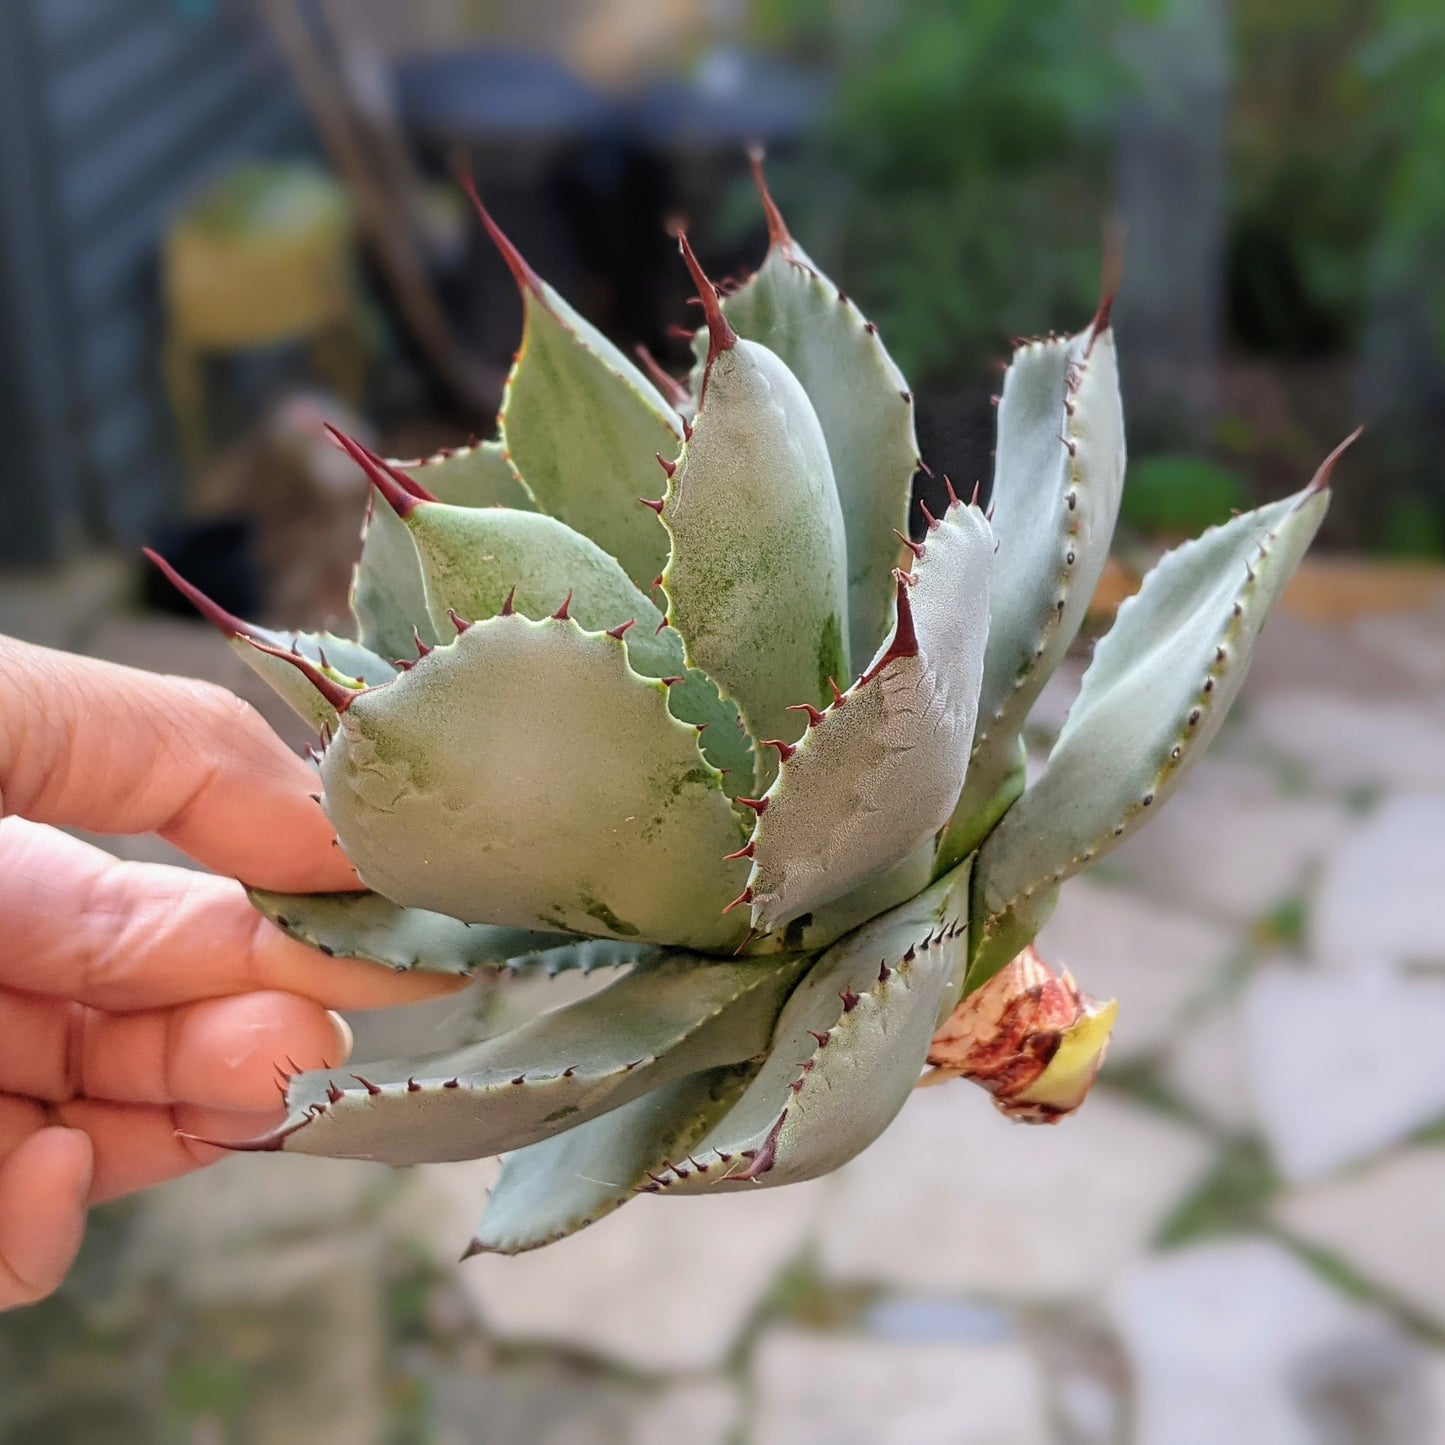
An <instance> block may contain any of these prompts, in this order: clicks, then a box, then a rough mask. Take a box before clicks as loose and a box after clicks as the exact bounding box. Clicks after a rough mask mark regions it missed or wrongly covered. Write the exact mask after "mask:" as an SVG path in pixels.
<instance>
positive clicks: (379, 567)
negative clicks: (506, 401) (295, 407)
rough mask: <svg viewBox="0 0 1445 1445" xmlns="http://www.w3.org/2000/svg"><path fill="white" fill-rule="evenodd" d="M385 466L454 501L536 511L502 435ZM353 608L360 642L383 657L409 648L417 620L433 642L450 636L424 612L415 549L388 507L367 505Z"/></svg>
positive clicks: (404, 652) (424, 636)
mask: <svg viewBox="0 0 1445 1445" xmlns="http://www.w3.org/2000/svg"><path fill="white" fill-rule="evenodd" d="M340 440H341V444H342V446H343V447H344V449H345V450H347V451H349V452H351V454H352V455H353V456H358V452H359V451H360V449H359V448H355V446H354V444H353V443H348V442H347V441H346V440H345V439H340ZM358 460H360V457H359V456H358ZM363 464H364V463H363ZM380 465H381V466H382V467H386V468H389V470H390V471H391V472H393V473H394V474H398V475H401V476H403V477H412V478H414V479H415V480H416V482H417V483H419V484H420V485H421V486H422V487H423V488H424V489H425V490H426V491H427V492H428V493H429V494H430V495H431V496H433V497H435V498H436V499H437V500H438V501H440V502H447V503H450V504H451V505H453V506H458V507H490V506H507V507H512V508H514V509H516V510H518V511H535V510H536V507H535V504H534V503H533V502H532V500H531V498H530V497H529V496H528V495H527V492H526V490H525V488H524V487H523V486H522V484H521V481H520V479H519V478H518V476H517V473H516V469H515V468H514V467H513V466H512V464H511V462H510V461H509V460H508V459H507V455H506V451H505V450H504V448H503V447H502V444H501V442H496V441H491V442H480V443H478V444H476V445H474V446H468V447H458V448H456V449H455V450H452V451H449V452H441V453H438V454H437V455H436V456H434V457H428V458H426V459H425V460H424V461H418V462H390V463H380ZM351 610H352V612H353V613H354V614H355V615H356V620H357V624H358V626H359V628H360V631H361V638H362V641H363V642H365V643H366V644H367V645H368V646H369V647H371V648H372V649H374V650H375V651H377V652H380V653H382V654H383V655H384V656H386V657H407V656H409V655H410V651H411V645H412V628H413V627H415V628H416V629H417V635H418V636H419V637H420V638H421V640H422V641H423V642H424V643H426V644H427V645H428V646H431V645H432V644H434V643H436V642H437V641H438V640H439V639H440V638H442V637H445V636H446V635H447V629H446V628H445V627H441V626H439V624H436V623H435V622H434V620H433V619H432V618H431V617H430V615H429V613H428V611H427V605H426V591H425V588H424V587H423V585H422V577H421V561H420V559H419V558H418V556H417V554H416V548H415V546H414V544H413V542H412V540H411V538H410V536H409V534H408V532H407V529H406V528H405V527H404V526H402V524H401V522H400V520H399V519H398V518H397V517H396V516H394V515H392V511H391V509H390V508H388V507H373V508H372V509H370V510H368V512H367V518H366V525H365V527H364V528H363V529H362V534H361V558H360V560H359V561H358V563H357V565H356V572H355V574H354V575H353V578H352V583H351ZM443 621H445V619H443Z"/></svg>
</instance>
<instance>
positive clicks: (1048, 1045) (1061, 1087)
mask: <svg viewBox="0 0 1445 1445" xmlns="http://www.w3.org/2000/svg"><path fill="white" fill-rule="evenodd" d="M1118 1012H1119V1005H1118V1004H1117V1003H1116V1002H1114V1001H1112V1000H1111V1001H1110V1002H1109V1003H1106V1004H1099V1003H1096V1002H1095V1001H1094V1000H1093V999H1091V998H1090V997H1089V996H1088V994H1086V993H1083V992H1081V991H1080V989H1079V986H1078V984H1076V983H1075V982H1074V979H1073V976H1072V975H1071V974H1070V973H1069V971H1068V969H1064V970H1063V971H1062V972H1061V973H1055V972H1054V971H1053V969H1051V968H1050V967H1049V965H1048V964H1047V963H1045V962H1044V961H1043V959H1042V958H1040V957H1039V955H1038V953H1037V952H1036V951H1035V950H1034V947H1033V945H1032V944H1030V945H1029V946H1028V947H1027V948H1026V949H1024V951H1023V952H1022V953H1020V954H1019V955H1018V957H1017V958H1015V959H1014V961H1013V962H1012V963H1010V964H1009V965H1007V967H1005V968H1003V969H1001V970H1000V971H999V972H998V973H996V974H995V975H994V976H993V977H992V978H991V979H990V980H989V981H988V982H987V983H986V984H984V985H983V987H982V988H980V989H977V990H975V991H974V992H973V993H971V994H969V995H968V997H967V998H965V999H964V1000H963V1001H962V1002H961V1003H960V1004H959V1005H958V1007H957V1008H956V1009H954V1011H953V1013H952V1014H950V1015H949V1017H948V1018H947V1019H946V1020H945V1021H944V1024H943V1026H942V1028H940V1029H939V1030H938V1032H937V1033H936V1034H934V1036H933V1043H932V1044H931V1045H930V1046H929V1050H928V1062H929V1063H930V1064H931V1065H933V1069H934V1072H933V1073H931V1074H928V1075H926V1076H925V1082H928V1083H941V1082H943V1081H944V1080H945V1079H951V1078H960V1079H972V1080H973V1082H974V1083H975V1084H979V1085H981V1086H982V1087H983V1088H985V1089H987V1090H988V1091H989V1093H990V1094H992V1095H993V1100H994V1103H995V1104H997V1105H998V1107H999V1108H1000V1109H1001V1110H1002V1111H1003V1112H1004V1113H1005V1114H1007V1115H1008V1116H1009V1118H1010V1119H1017V1120H1018V1121H1019V1122H1020V1123H1023V1124H1056V1123H1058V1121H1059V1120H1060V1119H1062V1118H1063V1117H1064V1115H1066V1114H1072V1113H1073V1111H1074V1110H1075V1109H1077V1108H1078V1107H1079V1105H1080V1104H1082V1103H1083V1102H1084V1099H1085V1097H1086V1096H1087V1095H1088V1092H1089V1089H1090V1088H1091V1086H1092V1085H1093V1082H1094V1079H1095V1078H1096V1077H1097V1076H1098V1072H1099V1068H1100V1066H1101V1065H1102V1064H1103V1062H1104V1056H1105V1054H1106V1053H1107V1052H1108V1048H1109V1036H1110V1034H1111V1033H1112V1032H1113V1028H1114V1018H1115V1016H1116V1015H1117V1014H1118Z"/></svg>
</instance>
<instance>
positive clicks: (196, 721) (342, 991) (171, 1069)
mask: <svg viewBox="0 0 1445 1445" xmlns="http://www.w3.org/2000/svg"><path fill="white" fill-rule="evenodd" d="M314 787H315V782H314V778H313V776H312V774H311V773H310V771H309V770H308V769H307V767H306V765H305V764H304V763H302V761H301V760H300V759H299V758H297V757H295V756H293V755H292V754H291V753H290V752H289V751H288V749H287V748H286V747H285V745H284V744H282V742H281V741H280V740H279V739H278V738H277V737H276V736H275V735H274V734H273V733H272V732H271V730H270V729H269V728H268V727H267V726H266V724H265V723H264V722H263V721H262V720H261V718H260V716H259V715H258V714H257V713H256V712H254V711H253V710H252V709H251V708H250V707H248V706H247V705H246V704H245V703H243V702H241V701H240V700H239V699H238V698H235V697H233V696H231V694H229V693H227V692H226V691H224V690H223V689H222V688H218V687H215V686H212V685H211V684H208V683H201V682H193V681H188V680H185V679H182V678H174V677H158V676H152V675H151V674H148V673H142V672H135V671H132V670H131V669H129V668H123V667H116V666H113V665H111V664H108V663H101V662H94V661H89V660H84V659H80V658H75V657H69V656H66V655H65V654H63V653H57V652H50V651H47V650H46V649H44V648H39V647H31V646H28V645H27V644H25V643H20V642H16V641H14V640H12V639H10V638H6V637H0V818H3V821H0V920H3V924H4V947H3V951H0V1309H4V1308H9V1307H11V1306H15V1305H20V1304H26V1303H30V1302H33V1301H35V1300H38V1299H41V1298H43V1297H44V1296H45V1295H47V1294H49V1293H50V1292H51V1291H52V1290H53V1289H55V1287H56V1286H57V1285H58V1284H59V1283H60V1281H61V1279H62V1278H63V1277H64V1274H65V1272H66V1270H67V1269H68V1268H69V1267H70V1264H71V1262H72V1260H73V1259H74V1257H75V1253H76V1250H77V1249H78V1248H79V1246H80V1239H81V1234H82V1231H83V1229H84V1224H85V1213H86V1209H87V1208H88V1206H89V1205H90V1204H93V1203H97V1202H99V1201H101V1200H105V1199H112V1198H114V1197H115V1196H117V1195H120V1194H126V1193H130V1192H131V1191H133V1190H137V1189H143V1188H145V1187H146V1186H148V1185H151V1184H156V1183H159V1182H160V1181H162V1180H165V1179H170V1178H172V1177H174V1176H175V1175H178V1174H182V1173H184V1172H186V1171H187V1170H190V1169H194V1168H197V1167H199V1166H200V1165H203V1164H208V1163H210V1162H212V1161H213V1160H215V1159H218V1158H220V1157H222V1155H223V1153H224V1151H223V1150H220V1149H216V1148H212V1147H211V1146H209V1145H205V1144H200V1143H197V1142H196V1141H195V1140H193V1139H190V1138H186V1137H183V1136H184V1135H193V1134H201V1135H205V1136H206V1137H207V1138H212V1139H243V1138H246V1137H248V1136H251V1135H254V1134H257V1133H261V1132H263V1131H264V1130H265V1129H267V1128H269V1127H270V1126H271V1125H272V1124H273V1123H274V1121H275V1117H276V1106H277V1072H276V1071H277V1069H278V1068H284V1069H288V1070H291V1069H295V1068H318V1067H323V1066H328V1065H330V1066H334V1065H336V1064H339V1063H340V1062H341V1061H342V1059H343V1058H344V1057H345V1056H346V1053H347V1051H348V1049H349V1047H350V1035H349V1031H348V1030H347V1029H346V1026H345V1024H344V1023H343V1021H342V1020H341V1019H340V1018H339V1017H337V1016H336V1015H335V1014H332V1013H329V1012H328V1010H329V1009H333V1008H375V1007H380V1006H383V1005H389V1004H401V1003H409V1002H414V1001H417V1000H420V999H423V998H430V997H435V996H436V995H437V994H439V993H444V992H448V991H450V990H452V989H454V988H457V987H459V986H460V983H461V981H460V980H458V979H452V978H447V977H442V976H438V975H435V974H431V975H426V974H400V975H399V974H395V973H392V972H391V971H390V970H388V969H383V968H380V967H377V966H376V965H373V964H368V963H362V962H359V961H357V960H355V959H335V958H327V957H324V956H323V955H321V954H319V953H316V952H313V951H312V950H311V949H309V948H306V947H304V946H303V945H301V944H299V943H296V942H295V941H293V940H292V939H289V938H287V937H286V936H285V935H284V934H283V933H281V932H280V931H279V930H278V929H277V928H275V927H274V926H272V925H271V924H270V923H269V922H267V921H266V920H265V919H264V918H262V917H261V915H260V914H258V913H257V912H255V910H254V909H252V907H251V905H250V904H249V903H248V902H247V900H246V895H245V893H244V891H243V889H242V888H241V885H240V884H239V883H236V882H234V881H232V880H233V879H234V878H241V879H244V880H245V881H246V882H248V883H252V884H255V885H257V886H259V887H263V888H272V889H278V890H284V891H290V892H322V891H331V890H338V889H345V888H354V887H356V886H357V881H356V875H355V873H354V872H353V871H352V869H351V867H350V865H349V864H347V862H346V860H345V859H344V858H343V857H342V855H341V852H340V850H339V849H337V848H336V847H335V846H334V845H333V834H332V831H331V828H330V826H329V825H328V823H327V822H326V819H325V818H324V817H323V815H322V813H321V810H320V809H319V808H318V807H317V806H316V804H315V803H314V802H312V801H311V800H310V798H309V797H308V796H307V794H308V793H309V792H310V791H312V790H313V789H314ZM55 825H60V826H64V827H72V828H78V829H82V830H85V831H87V832H93V833H103V834H104V833H109V834H117V833H155V834H157V835H158V836H159V837H161V838H163V839H165V840H166V841H168V842H170V843H172V844H174V845H175V846H176V847H178V848H180V849H181V850H183V851H184V852H186V853H188V854H189V855H190V856H191V857H193V858H195V859H196V860H197V861H199V862H201V863H203V864H205V865H206V866H207V867H210V868H213V869H215V870H216V873H217V874H223V875H229V876H224V877H222V876H215V875H213V874H206V873H198V872H193V871H191V870H189V869H185V868H171V867H165V866H162V865H159V864H147V863H124V862H119V861H117V860H116V859H114V858H112V857H111V856H110V855H109V854H107V853H104V852H102V851H101V850H100V849H98V848H94V847H92V846H91V845H90V844H88V843H83V842H80V841H78V840H77V839H75V838H72V837H70V836H69V835H67V834H65V833H63V832H60V831H59V830H58V827H57V826H55Z"/></svg>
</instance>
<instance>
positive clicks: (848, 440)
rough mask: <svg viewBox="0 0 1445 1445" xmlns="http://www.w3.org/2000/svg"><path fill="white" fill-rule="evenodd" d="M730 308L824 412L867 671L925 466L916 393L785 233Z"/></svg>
mask: <svg viewBox="0 0 1445 1445" xmlns="http://www.w3.org/2000/svg"><path fill="white" fill-rule="evenodd" d="M723 313H724V315H726V317H727V319H728V320H729V321H730V322H731V323H732V325H733V326H734V327H735V328H736V330H737V332H738V334H739V335H740V336H745V337H747V338H748V339H749V340H750V341H760V342H762V344H763V345H764V346H767V347H768V348H769V349H770V350H772V351H774V352H776V353H777V355H778V356H780V357H781V358H782V359H783V361H784V362H785V363H786V364H787V366H788V368H789V370H791V371H792V373H793V375H794V376H796V377H797V378H798V380H799V381H800V382H801V383H802V386H803V390H804V391H805V392H807V394H808V399H809V400H810V401H811V402H812V403H813V410H814V411H816V412H817V414H818V421H819V423H820V424H821V426H822V429H823V436H824V437H825V439H826V440H827V444H828V456H829V458H830V460H831V461H832V465H833V481H834V484H835V485H836V487H837V490H838V499H839V501H840V502H841V504H842V508H843V521H844V525H845V529H846V532H847V538H848V615H849V639H850V646H851V650H852V658H851V661H852V667H851V671H852V672H854V673H857V672H861V671H862V670H863V668H864V667H865V666H866V665H867V662H868V659H869V658H870V657H871V656H872V655H873V653H874V651H875V650H876V649H877V647H878V646H879V644H880V643H881V642H882V641H883V638H884V637H885V635H886V634H887V632H888V629H889V626H890V624H891V621H892V610H893V578H892V572H893V567H894V565H895V564H896V562H897V559H898V554H899V544H898V539H897V537H896V536H895V535H894V529H895V528H896V529H897V530H898V531H901V532H904V533H905V534H906V532H907V530H908V496H909V487H910V485H911V483H912V480H913V473H914V470H915V469H916V467H917V465H918V438H917V436H916V435H915V434H914V429H913V394H912V393H911V392H910V391H909V390H908V383H907V381H905V380H904V377H903V373H902V372H901V371H899V369H898V367H897V366H896V365H894V363H893V360H892V358H891V357H890V356H889V355H888V353H887V351H886V350H884V347H883V343H882V342H881V341H880V340H879V339H878V330H877V327H875V326H872V325H871V324H870V323H869V322H868V321H867V319H866V318H865V317H864V315H863V313H862V312H861V311H859V310H858V308H857V306H855V305H854V304H853V302H852V301H850V300H849V299H848V298H847V297H846V296H845V295H844V294H843V293H842V292H841V291H840V290H839V289H838V287H837V286H835V285H834V284H833V282H832V281H830V280H829V279H828V278H827V277H826V276H824V275H823V274H822V272H821V271H819V269H818V267H817V266H816V265H815V264H814V263H813V261H812V260H811V259H810V258H809V257H808V256H807V255H806V254H805V253H804V252H803V250H802V248H801V247H799V246H798V244H797V242H795V241H794V240H793V239H792V237H791V236H789V235H787V233H786V232H785V231H784V232H781V233H780V234H775V236H774V238H773V242H772V244H771V245H770V246H769V248H768V254H767V257H766V258H765V259H764V261H763V264H762V265H761V266H760V267H759V268H758V270H757V271H756V272H754V274H753V275H752V276H751V277H750V278H749V279H748V280H747V281H745V282H744V283H743V284H742V285H741V286H740V287H738V289H737V290H736V291H734V292H733V293H732V294H731V295H730V296H728V297H727V298H726V299H725V300H724V301H723Z"/></svg>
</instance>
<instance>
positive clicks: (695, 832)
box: [321, 614, 746, 949]
mask: <svg viewBox="0 0 1445 1445" xmlns="http://www.w3.org/2000/svg"><path fill="white" fill-rule="evenodd" d="M321 775H322V780H323V782H324V784H325V805H326V808H327V812H328V814H329V816H330V817H331V820H332V822H333V823H334V824H335V826H336V829H337V833H338V836H339V837H340V839H341V845H342V847H343V848H344V849H345V850H346V852H347V855H348V857H349V858H350V859H351V861H352V862H353V864H354V865H355V866H356V868H357V871H358V872H359V873H360V875H361V878H362V881H363V882H365V883H366V884H367V885H368V886H369V887H371V888H374V889H375V890H376V891H377V892H379V893H383V894H385V895H386V896H387V897H388V898H391V899H392V900H394V901H395V902H397V903H399V904H404V905H406V906H409V907H416V908H425V909H429V910H431V911H434V912H439V913H447V914H450V915H452V916H453V917H456V918H461V919H464V920H466V921H467V922H471V923H491V924H497V925H501V926H506V927H514V928H528V929H545V930H555V931H559V932H572V933H583V934H594V935H599V936H603V937H614V938H626V939H634V940H637V941H646V942H656V943H671V944H679V945H683V946H688V947H698V948H715V949H727V948H730V947H732V946H735V945H736V944H737V942H738V941H739V939H740V937H741V935H742V933H743V932H744V931H745V925H743V924H741V923H739V922H736V921H735V916H724V913H723V909H724V907H725V906H726V904H727V903H728V901H729V900H730V899H731V898H732V897H733V896H734V895H735V894H736V893H737V891H738V890H739V889H740V888H741V887H742V884H743V879H744V877H745V876H746V874H745V869H743V867H742V866H741V865H740V864H739V863H726V862H722V861H720V860H721V859H722V857H723V855H724V854H725V853H728V852H730V851H733V850H735V849H736V848H737V846H738V844H739V843H740V842H741V836H740V831H739V826H738V823H737V821H736V819H735V818H734V816H733V812H732V809H731V806H730V804H729V802H728V799H727V796H726V794H725V793H724V792H723V791H722V790H721V788H720V786H719V779H718V776H717V773H716V770H715V769H713V768H711V767H709V766H708V764H707V763H706V762H705V760H704V759H703V758H702V756H701V755H700V754H699V752H698V747H697V734H696V731H695V729H693V728H692V727H691V726H688V725H686V724H684V723H681V722H678V721H677V720H676V719H675V718H673V717H672V716H671V714H670V713H669V712H668V707H667V688H666V686H665V685H664V684H663V683H662V682H658V681H649V680H646V679H644V678H641V677H639V676H638V675H637V674H636V673H635V672H633V671H632V670H631V668H630V667H629V666H628V665H627V656H626V650H625V645H624V642H623V641H622V639H620V638H615V637H611V636H609V635H608V634H606V633H597V634H593V633H587V632H584V631H583V630H582V629H581V628H579V627H578V625H577V624H576V623H575V622H573V621H571V620H570V619H569V620H566V621H562V620H557V619H555V618H550V619H548V620H546V621H543V622H532V621H529V620H527V619H526V618H523V617H521V616H518V615H516V614H512V615H509V616H498V617H494V618H491V619H489V620H487V621H485V622H479V623H475V624H473V625H471V626H470V627H468V629H467V630H466V631H465V632H463V633H461V634H460V635H458V636H457V637H456V638H455V640H454V641H453V642H452V643H451V644H450V645H448V646H446V647H438V648H436V649H435V650H433V651H431V652H429V653H428V654H427V655H426V656H425V657H423V658H422V659H421V660H420V661H418V662H417V664H416V665H415V666H414V667H413V668H412V669H411V671H409V672H407V673H405V674H403V675H402V676H401V677H398V678H397V679H396V681H395V682H393V683H391V684H390V685H389V686H387V687H385V688H378V689H375V690H372V691H368V692H363V693H361V694H360V695H359V696H357V698H356V699H355V701H354V702H353V703H352V704H351V705H350V706H349V707H348V708H347V709H346V711H345V712H344V714H343V715H342V717H341V725H340V728H339V729H338V731H337V734H336V736H335V738H334V740H333V742H332V743H331V745H330V746H329V747H328V749H327V751H326V753H325V756H324V757H323V760H322V764H321ZM583 800H585V802H583ZM579 803H582V806H579Z"/></svg>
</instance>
